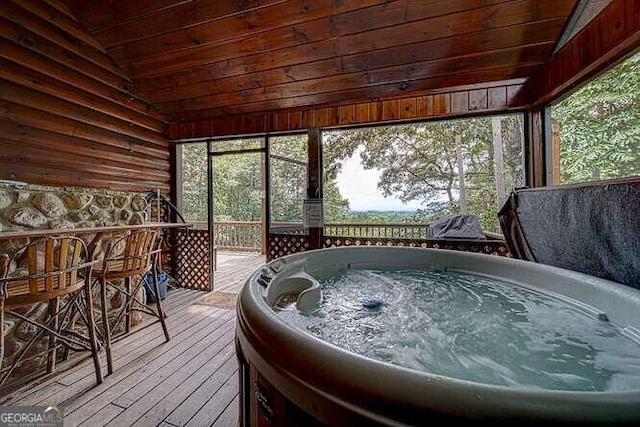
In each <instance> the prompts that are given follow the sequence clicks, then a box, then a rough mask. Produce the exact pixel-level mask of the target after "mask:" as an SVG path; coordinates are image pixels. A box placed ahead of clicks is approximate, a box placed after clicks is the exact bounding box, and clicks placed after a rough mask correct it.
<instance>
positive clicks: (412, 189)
mask: <svg viewBox="0 0 640 427" xmlns="http://www.w3.org/2000/svg"><path fill="white" fill-rule="evenodd" d="M501 122H502V136H503V138H502V139H503V152H504V161H505V175H506V176H505V186H507V187H508V188H507V190H509V189H510V188H512V187H513V186H514V185H516V184H517V185H520V183H521V176H522V173H523V170H522V130H521V126H522V123H521V119H520V116H517V115H513V116H504V117H502V118H501ZM456 137H460V141H461V144H462V152H463V164H464V179H463V181H464V182H465V186H466V193H467V206H468V213H472V214H475V215H477V216H478V217H479V219H480V221H481V223H482V224H483V226H484V227H485V229H487V230H492V231H497V219H496V218H497V217H496V213H497V210H498V208H499V206H498V205H499V204H500V203H502V202H504V201H498V200H497V199H496V195H495V188H496V187H495V175H494V168H493V145H492V142H493V140H492V128H491V120H490V119H489V118H473V119H463V120H451V121H437V122H425V123H414V124H408V125H392V126H380V127H373V128H364V129H355V130H340V131H334V132H329V133H327V134H325V142H326V144H325V146H324V149H325V152H327V151H328V152H329V153H330V155H329V156H325V159H327V160H326V161H328V163H329V164H330V167H329V170H330V172H331V173H333V174H335V175H337V173H338V172H339V170H340V168H341V166H342V164H343V163H342V162H341V161H340V160H335V161H333V159H335V158H337V159H346V158H349V157H350V156H352V155H353V154H354V153H360V154H359V155H360V160H361V164H362V165H363V167H364V168H365V169H376V170H380V171H382V174H381V177H380V181H379V182H378V188H379V189H380V191H381V197H389V196H393V197H397V198H398V199H400V200H402V201H405V202H408V201H418V202H420V203H422V204H423V205H424V208H422V209H420V210H418V211H417V212H416V213H415V214H414V216H412V217H411V218H410V219H408V221H412V222H416V221H431V220H433V219H435V218H437V217H441V216H443V215H445V214H449V213H458V212H459V211H460V205H459V189H460V188H459V187H460V184H459V183H460V180H459V171H458V167H457V158H456V144H455V140H456ZM332 156H333V157H332ZM507 193H508V191H507Z"/></svg>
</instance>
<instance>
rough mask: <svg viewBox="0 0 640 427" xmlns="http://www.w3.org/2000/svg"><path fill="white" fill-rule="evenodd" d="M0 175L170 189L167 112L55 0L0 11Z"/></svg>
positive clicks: (28, 1)
mask: <svg viewBox="0 0 640 427" xmlns="http://www.w3.org/2000/svg"><path fill="white" fill-rule="evenodd" d="M0 35H1V36H2V37H0V87H1V90H0V111H1V112H2V115H1V117H0V165H1V166H0V179H7V180H18V181H26V182H29V183H34V184H45V185H56V186H74V187H93V188H109V189H115V190H128V191H149V190H155V189H157V188H160V189H161V190H162V191H163V192H165V193H168V192H169V188H170V149H169V143H168V142H167V140H166V138H165V137H164V135H163V131H164V126H165V125H164V121H163V117H162V116H161V115H160V113H158V112H157V111H156V110H154V109H153V108H152V107H150V106H149V104H148V103H146V102H144V101H143V100H141V99H139V98H137V97H136V95H135V86H134V85H133V83H132V82H131V81H130V80H129V79H128V78H127V77H126V76H125V75H124V74H123V72H122V71H121V70H120V69H119V68H118V67H117V66H116V65H115V64H114V63H113V61H112V60H111V59H110V58H109V56H108V55H107V54H106V53H105V51H104V49H103V48H102V46H101V45H100V43H98V42H97V41H96V40H95V39H94V38H93V37H92V36H91V35H90V34H89V33H88V32H86V31H85V30H84V29H83V28H82V26H81V25H79V24H78V22H77V21H76V20H75V19H74V18H73V15H72V14H71V13H70V12H69V10H67V9H65V7H64V6H63V5H62V3H61V2H51V1H43V0H6V1H4V2H3V5H2V8H1V9H0Z"/></svg>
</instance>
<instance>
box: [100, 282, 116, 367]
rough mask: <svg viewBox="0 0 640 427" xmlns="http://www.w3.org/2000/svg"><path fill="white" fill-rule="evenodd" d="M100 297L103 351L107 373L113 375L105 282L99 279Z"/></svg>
mask: <svg viewBox="0 0 640 427" xmlns="http://www.w3.org/2000/svg"><path fill="white" fill-rule="evenodd" d="M100 296H101V297H102V327H103V328H104V332H103V338H104V351H105V353H106V355H107V373H108V374H109V375H110V374H113V359H112V358H111V328H110V326H109V306H108V305H107V303H108V302H107V280H106V279H105V278H104V277H103V278H101V279H100Z"/></svg>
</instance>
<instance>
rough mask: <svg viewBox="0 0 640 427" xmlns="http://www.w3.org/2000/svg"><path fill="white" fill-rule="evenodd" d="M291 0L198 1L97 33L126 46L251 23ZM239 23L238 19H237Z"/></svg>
mask: <svg viewBox="0 0 640 427" xmlns="http://www.w3.org/2000/svg"><path fill="white" fill-rule="evenodd" d="M286 1H287V0H253V1H251V2H238V1H237V0H217V1H215V2H212V1H210V0H196V1H192V2H188V3H182V4H180V5H177V6H175V7H172V8H170V9H163V10H161V11H158V12H154V13H151V14H148V15H146V16H139V17H134V18H132V19H130V20H128V21H126V22H122V21H120V22H117V23H115V25H113V26H111V27H108V28H106V29H101V30H97V31H95V32H94V34H95V35H96V37H98V38H99V39H100V40H102V42H103V43H104V45H105V46H106V47H108V48H109V47H113V46H120V45H123V44H126V43H132V42H136V41H138V40H144V39H148V38H151V37H155V36H158V35H163V34H168V33H172V32H174V31H181V30H186V31H190V29H191V27H196V26H198V25H204V24H207V23H220V24H223V23H224V22H226V21H229V20H231V21H234V20H233V18H234V17H237V18H240V19H241V20H242V22H245V21H246V22H251V21H250V20H251V17H253V16H255V15H257V14H258V13H259V11H260V10H261V9H264V8H267V7H273V6H276V5H278V4H281V3H285V2H286ZM235 21H236V22H237V21H239V20H238V19H236V20H235Z"/></svg>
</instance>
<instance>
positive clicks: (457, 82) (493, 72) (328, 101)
mask: <svg viewBox="0 0 640 427" xmlns="http://www.w3.org/2000/svg"><path fill="white" fill-rule="evenodd" d="M539 69H540V65H537V64H531V65H526V66H521V67H519V68H517V69H514V68H513V67H511V66H510V67H506V68H494V69H487V70H479V71H465V72H461V73H459V74H455V75H447V76H440V77H434V78H430V79H423V80H415V81H412V82H409V83H405V82H402V83H399V84H398V83H391V84H384V85H379V86H376V87H375V90H373V91H372V88H370V87H369V88H355V89H349V90H345V91H340V92H326V93H319V94H313V95H307V96H300V97H295V98H282V99H273V100H269V101H264V102H246V103H242V104H238V105H234V106H228V107H222V108H209V109H203V110H194V111H177V112H173V113H170V114H167V119H168V120H169V121H170V122H176V121H181V120H198V119H204V118H209V117H220V116H228V115H235V114H247V113H254V112H262V111H273V110H279V109H283V108H294V107H305V106H314V107H319V106H323V105H344V104H351V103H354V102H364V101H378V100H384V99H390V98H398V97H401V96H403V94H404V95H405V96H409V95H417V94H420V95H428V94H432V93H439V92H441V91H442V90H443V88H448V90H456V89H455V88H457V87H460V86H468V85H472V87H474V86H478V87H486V86H487V85H483V84H482V83H489V82H498V81H501V80H505V79H516V80H517V81H519V82H522V81H524V79H526V78H527V77H529V76H530V75H532V74H533V73H534V72H535V71H537V70H539Z"/></svg>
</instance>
